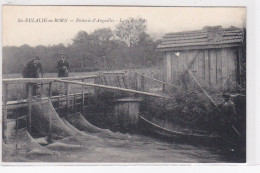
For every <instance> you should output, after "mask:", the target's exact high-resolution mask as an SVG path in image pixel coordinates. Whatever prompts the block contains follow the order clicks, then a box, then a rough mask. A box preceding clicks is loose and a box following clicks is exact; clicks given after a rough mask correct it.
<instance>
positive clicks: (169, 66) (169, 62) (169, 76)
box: [166, 52, 172, 83]
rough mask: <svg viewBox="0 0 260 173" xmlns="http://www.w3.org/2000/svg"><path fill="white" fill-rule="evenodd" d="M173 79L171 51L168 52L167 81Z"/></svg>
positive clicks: (169, 81)
mask: <svg viewBox="0 0 260 173" xmlns="http://www.w3.org/2000/svg"><path fill="white" fill-rule="evenodd" d="M171 79H172V67H171V55H170V52H166V81H167V82H168V83H171Z"/></svg>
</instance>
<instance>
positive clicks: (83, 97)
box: [82, 79, 85, 110]
mask: <svg viewBox="0 0 260 173" xmlns="http://www.w3.org/2000/svg"><path fill="white" fill-rule="evenodd" d="M82 82H83V83H84V79H82ZM84 88H85V86H84V85H82V110H84V105H85V94H84Z"/></svg>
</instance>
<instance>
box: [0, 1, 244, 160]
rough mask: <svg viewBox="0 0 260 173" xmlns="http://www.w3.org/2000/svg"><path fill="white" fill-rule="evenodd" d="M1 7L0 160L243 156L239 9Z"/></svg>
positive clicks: (241, 16)
mask: <svg viewBox="0 0 260 173" xmlns="http://www.w3.org/2000/svg"><path fill="white" fill-rule="evenodd" d="M2 13H3V15H2V26H3V27H2V28H3V32H2V41H3V42H2V96H3V97H2V127H3V128H2V153H1V155H2V163H21V162H22V163H31V162H34V163H42V162H44V163H45V162H46V163H64V164H66V163H100V164H104V163H111V164H113V163H245V162H246V161H247V160H246V153H247V150H246V132H247V131H246V117H247V115H246V96H247V92H246V81H247V80H246V74H247V73H246V72H247V70H246V65H247V56H246V55H247V54H246V50H247V44H246V43H247V42H246V36H247V27H246V23H247V19H246V16H247V9H246V7H151V6H150V7H149V6H147V7H145V6H18V5H17V6H15V5H3V6H2Z"/></svg>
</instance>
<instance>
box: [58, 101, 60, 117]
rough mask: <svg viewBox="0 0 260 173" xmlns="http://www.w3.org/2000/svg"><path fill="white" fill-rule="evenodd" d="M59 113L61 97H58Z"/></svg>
mask: <svg viewBox="0 0 260 173" xmlns="http://www.w3.org/2000/svg"><path fill="white" fill-rule="evenodd" d="M58 115H60V97H58Z"/></svg>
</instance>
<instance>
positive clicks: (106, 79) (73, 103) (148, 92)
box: [2, 72, 177, 138]
mask: <svg viewBox="0 0 260 173" xmlns="http://www.w3.org/2000/svg"><path fill="white" fill-rule="evenodd" d="M89 80H92V81H93V82H87V81H89ZM131 81H132V82H131ZM2 82H3V130H2V132H3V138H5V135H4V134H5V133H4V132H5V130H6V127H7V124H8V123H10V122H11V121H16V127H15V131H16V134H17V132H18V130H22V129H24V128H26V129H27V131H28V132H29V133H31V128H32V125H31V123H32V120H31V116H32V105H33V102H34V101H44V100H47V99H50V100H51V101H52V102H53V103H56V104H55V106H54V108H55V110H56V111H57V113H58V114H59V113H60V111H61V110H65V112H66V113H65V115H64V116H65V118H67V117H69V116H72V115H75V114H76V113H77V112H80V111H82V110H85V109H86V108H87V107H88V106H89V105H88V104H89V102H88V98H89V97H88V96H90V95H95V94H96V90H97V89H107V90H115V91H121V92H127V93H133V94H136V95H145V96H151V97H158V98H162V99H169V97H168V96H167V95H166V94H164V90H165V88H166V87H177V86H174V85H172V84H168V83H166V82H163V81H160V80H158V79H154V78H151V77H148V76H145V75H143V74H140V73H135V74H134V75H133V77H132V78H131V77H130V75H129V74H128V73H124V72H122V73H99V74H97V75H91V76H81V77H67V78H13V79H3V80H2ZM18 83H24V84H27V86H28V92H27V96H28V97H27V98H26V99H20V100H9V98H8V93H9V92H12V91H10V89H11V88H12V87H11V85H17V84H18ZM55 83H56V84H57V83H58V84H62V85H63V86H65V87H64V88H65V89H64V90H65V93H64V94H61V95H53V85H54V84H55ZM151 83H155V84H154V85H153V86H152V85H151ZM35 85H37V86H39V90H40V92H39V93H40V94H39V95H37V96H33V87H35ZM70 85H77V86H79V87H81V92H77V93H75V92H74V91H72V89H70V88H71V87H70ZM44 87H45V88H47V91H48V92H47V93H46V94H42V93H43V92H41V91H42V90H43V88H44ZM91 89H92V91H91ZM20 92H21V91H20ZM22 92H25V91H22ZM17 107H26V108H27V114H26V115H24V116H19V113H18V112H16V113H15V116H14V117H12V119H8V110H9V109H16V108H17ZM69 110H72V111H69ZM21 119H25V120H26V127H24V128H20V127H19V128H18V126H19V125H18V120H21ZM8 120H9V121H8Z"/></svg>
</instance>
